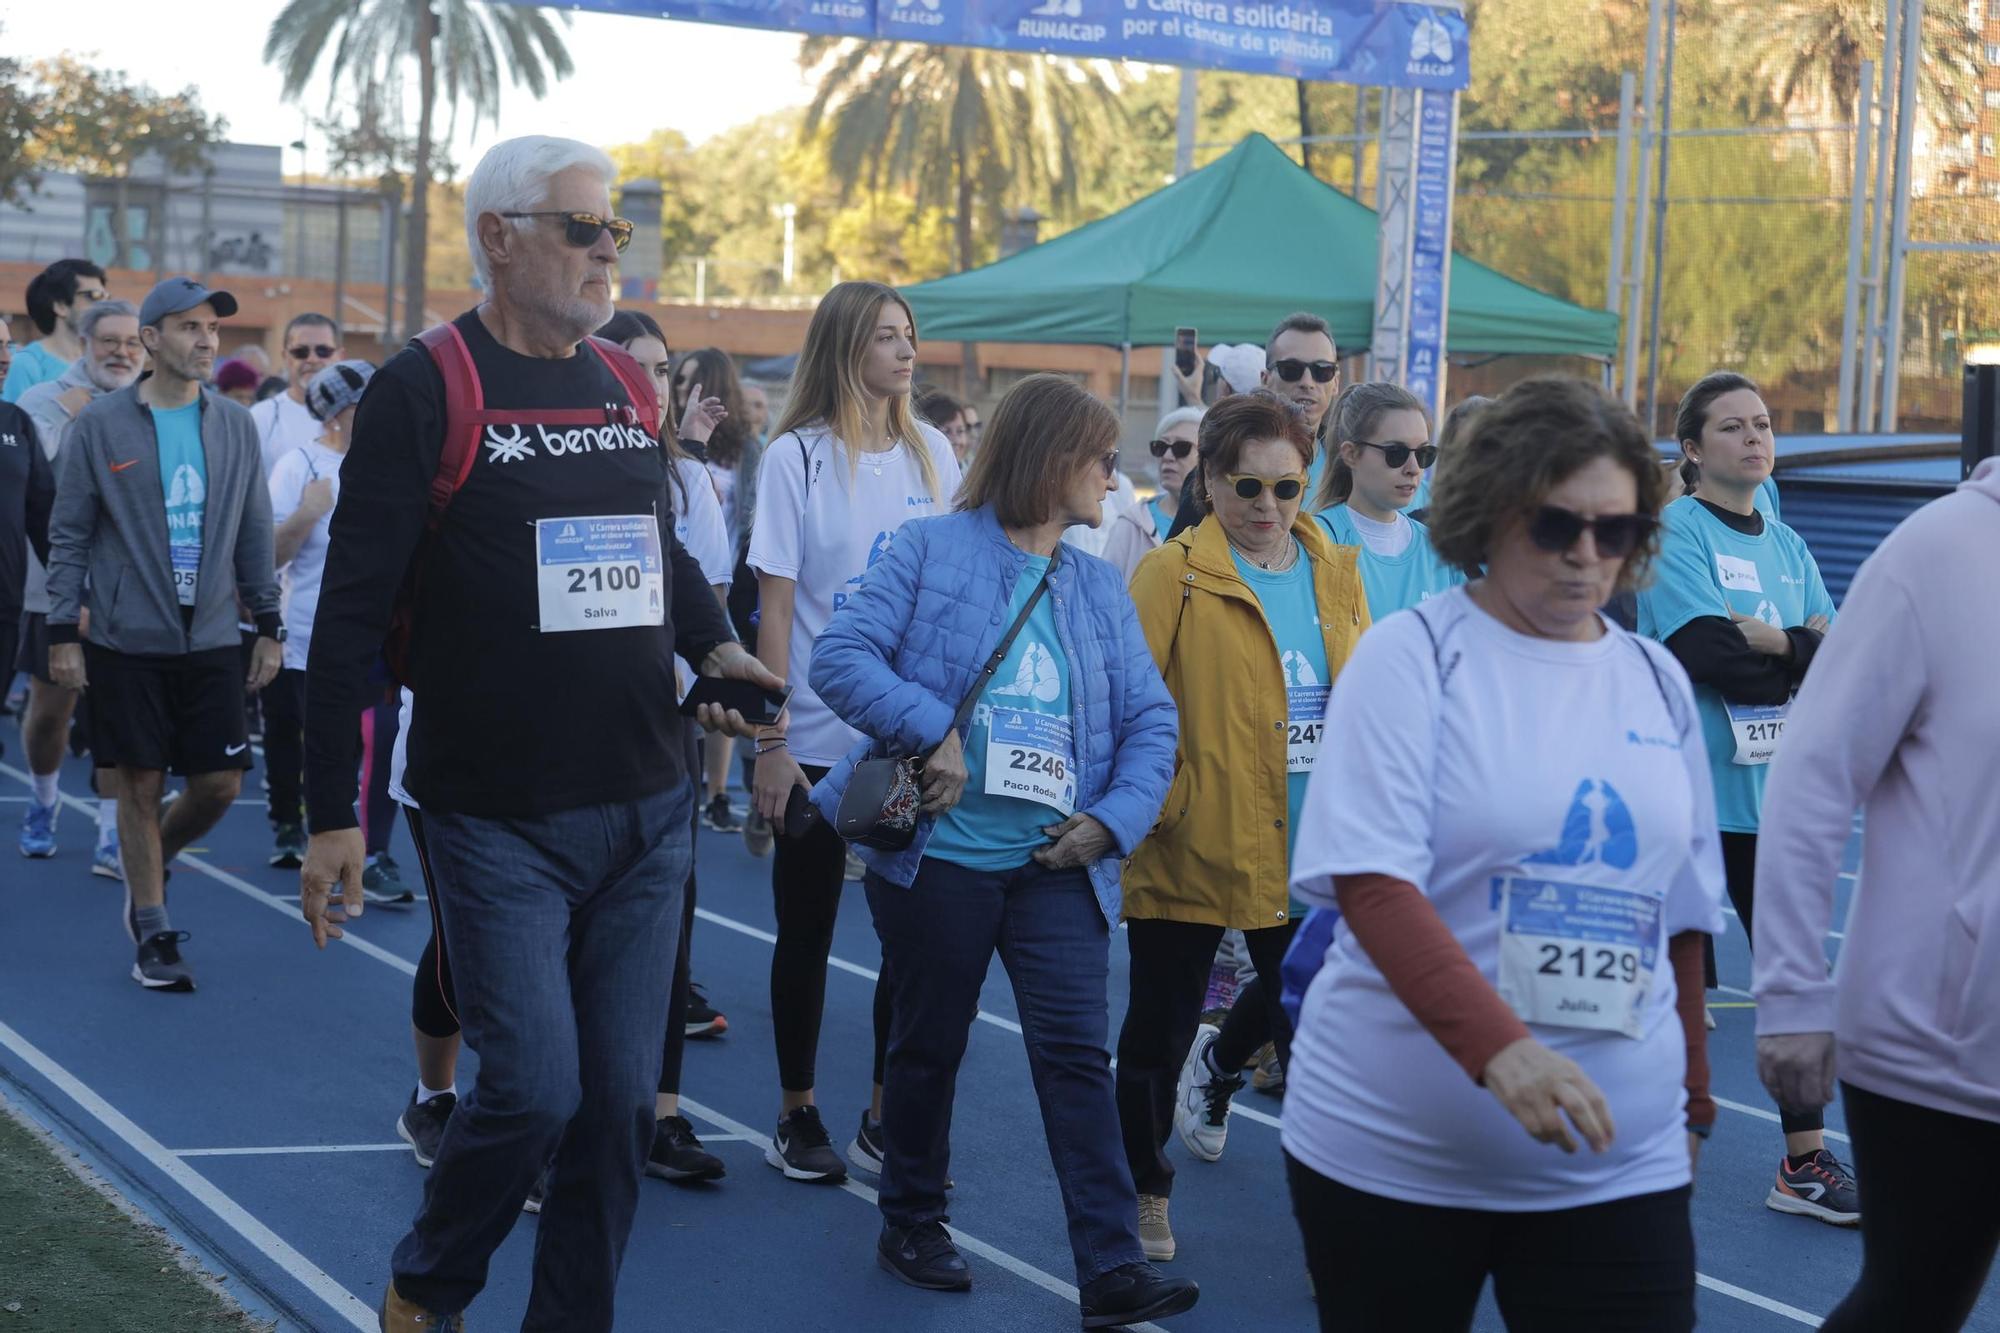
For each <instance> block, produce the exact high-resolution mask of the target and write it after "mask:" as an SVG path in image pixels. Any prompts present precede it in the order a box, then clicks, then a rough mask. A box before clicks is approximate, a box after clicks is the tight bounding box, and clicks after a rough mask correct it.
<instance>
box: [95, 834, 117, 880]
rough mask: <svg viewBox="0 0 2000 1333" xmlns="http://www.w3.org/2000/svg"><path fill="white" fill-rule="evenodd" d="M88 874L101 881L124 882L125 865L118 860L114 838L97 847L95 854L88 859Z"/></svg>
mask: <svg viewBox="0 0 2000 1333" xmlns="http://www.w3.org/2000/svg"><path fill="white" fill-rule="evenodd" d="M90 873H91V874H93V875H96V876H98V877H99V878H101V879H115V880H118V881H120V882H123V881H124V879H125V863H124V862H123V861H121V860H119V859H118V840H117V839H116V838H113V839H112V840H111V841H110V842H107V843H105V844H104V845H103V846H101V847H99V848H98V849H97V851H96V853H95V854H94V855H93V856H92V857H91V858H90Z"/></svg>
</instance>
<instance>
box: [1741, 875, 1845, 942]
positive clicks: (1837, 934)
mask: <svg viewBox="0 0 2000 1333" xmlns="http://www.w3.org/2000/svg"><path fill="white" fill-rule="evenodd" d="M1844 878H1849V879H1851V878H1853V877H1852V876H1851V875H1850V876H1845V877H1844ZM1722 914H1723V915H1724V916H1733V917H1736V919H1737V920H1738V921H1741V920H1742V919H1743V918H1742V917H1741V916H1738V915H1737V912H1736V909H1735V908H1733V907H1725V908H1723V909H1722ZM1826 937H1827V938H1828V939H1830V940H1844V939H1846V938H1847V932H1846V931H1844V930H1829V931H1828V932H1826Z"/></svg>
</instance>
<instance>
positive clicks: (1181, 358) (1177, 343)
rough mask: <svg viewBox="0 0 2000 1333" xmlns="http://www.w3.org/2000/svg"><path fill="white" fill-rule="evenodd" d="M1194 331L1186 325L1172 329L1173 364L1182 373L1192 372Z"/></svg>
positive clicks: (1188, 373)
mask: <svg viewBox="0 0 2000 1333" xmlns="http://www.w3.org/2000/svg"><path fill="white" fill-rule="evenodd" d="M1194 349H1195V331H1194V330H1193V329H1191V328H1189V327H1188V326H1186V325H1182V326H1181V327H1180V328H1177V329H1175V330H1174V365H1176V366H1178V367H1179V368H1180V372H1181V374H1183V375H1192V374H1194V363H1195V354H1194Z"/></svg>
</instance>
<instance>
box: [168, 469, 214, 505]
mask: <svg viewBox="0 0 2000 1333" xmlns="http://www.w3.org/2000/svg"><path fill="white" fill-rule="evenodd" d="M207 498H208V488H207V487H206V486H204V485H202V483H201V473H199V472H197V471H195V470H194V467H193V466H192V465H191V464H188V463H182V464H181V465H180V466H179V467H177V468H175V469H174V479H173V480H172V481H171V482H169V483H168V484H167V508H169V509H186V508H188V507H189V506H190V505H198V504H201V503H202V502H203V501H205V500H206V499H207Z"/></svg>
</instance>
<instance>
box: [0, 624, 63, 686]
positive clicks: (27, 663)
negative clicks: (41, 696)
mask: <svg viewBox="0 0 2000 1333" xmlns="http://www.w3.org/2000/svg"><path fill="white" fill-rule="evenodd" d="M6 661H7V662H8V663H9V664H10V665H12V666H13V668H14V670H16V671H25V672H27V673H28V674H29V675H31V676H33V677H34V678H35V679H36V680H39V681H41V682H42V683H43V684H44V685H48V684H51V683H52V682H51V681H50V680H49V618H48V617H47V616H46V615H44V614H43V613H42V612H40V611H29V612H28V613H26V614H25V615H23V616H22V617H21V650H20V653H19V655H18V656H17V655H14V654H9V655H8V657H7V659H6Z"/></svg>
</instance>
